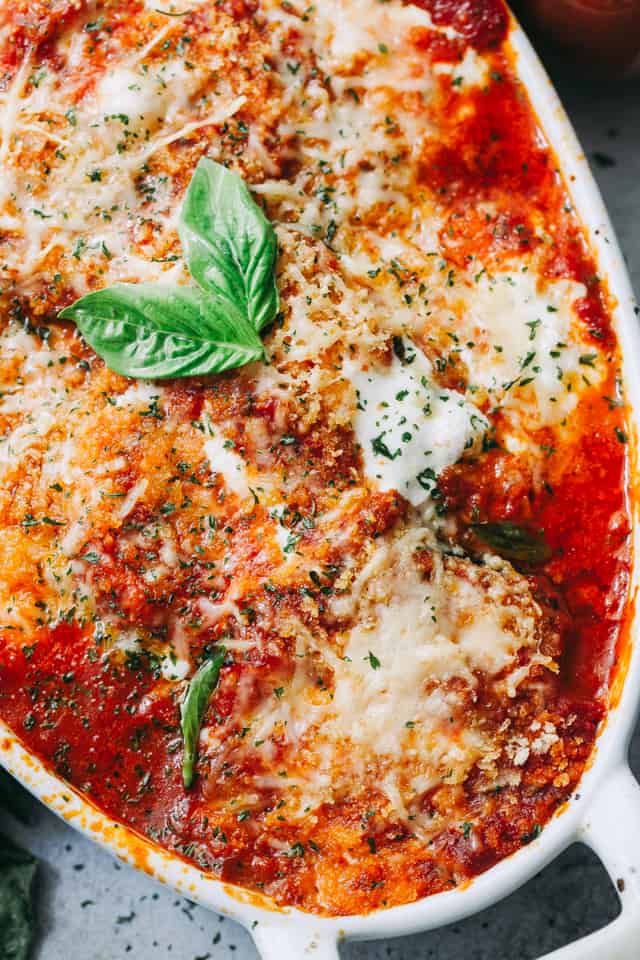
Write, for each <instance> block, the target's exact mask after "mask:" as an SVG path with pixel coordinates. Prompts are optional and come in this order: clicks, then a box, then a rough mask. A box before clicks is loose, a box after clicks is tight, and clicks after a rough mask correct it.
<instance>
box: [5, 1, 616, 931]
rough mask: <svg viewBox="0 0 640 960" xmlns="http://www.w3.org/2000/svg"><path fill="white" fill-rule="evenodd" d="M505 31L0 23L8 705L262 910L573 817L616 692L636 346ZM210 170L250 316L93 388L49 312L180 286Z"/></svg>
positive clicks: (94, 369)
mask: <svg viewBox="0 0 640 960" xmlns="http://www.w3.org/2000/svg"><path fill="white" fill-rule="evenodd" d="M509 28H510V20H509V15H508V13H507V11H506V8H505V7H504V6H503V4H502V2H501V0H476V2H474V3H469V2H467V0H416V2H413V3H409V2H406V3H405V2H402V0H386V2H378V0H318V2H317V3H315V4H312V5H308V4H307V3H306V2H305V3H303V2H298V0H259V2H253V0H218V2H216V3H204V2H201V0H189V2H186V0H185V3H182V2H179V0H167V2H166V3H161V2H160V0H153V2H151V0H149V2H142V0H98V2H91V3H89V2H85V0H36V2H34V0H29V2H27V0H15V2H13V3H11V4H4V5H3V9H2V11H1V12H0V302H1V314H0V316H1V320H0V476H1V483H0V525H1V536H0V718H2V719H3V720H4V721H5V723H7V724H8V725H9V726H10V727H11V729H12V730H13V731H15V733H16V734H17V735H18V736H19V737H20V739H21V740H22V742H23V743H24V744H25V745H26V746H27V747H28V748H29V749H30V750H31V751H32V752H33V753H34V754H36V755H37V756H39V757H41V758H43V759H44V760H45V761H46V762H47V763H48V764H49V765H50V767H51V768H52V769H53V770H54V771H55V772H56V773H57V774H58V775H59V776H60V777H61V778H63V779H64V780H66V781H68V783H69V784H71V785H72V786H73V787H74V788H75V789H77V790H78V791H80V792H81V793H82V794H83V795H85V796H86V797H87V798H88V799H90V800H91V801H92V802H93V803H94V804H95V805H96V806H97V807H99V808H100V809H102V810H104V811H106V812H107V813H109V814H110V815H111V816H113V817H114V818H115V819H116V820H119V821H121V822H123V823H125V824H126V825H127V826H128V827H130V828H131V829H132V830H133V831H136V832H137V833H139V834H140V835H143V836H145V837H148V838H151V839H152V840H153V841H154V842H155V843H157V844H159V845H161V846H162V847H164V848H166V849H168V850H171V851H173V852H176V853H178V854H179V855H181V856H182V857H184V858H185V859H187V860H190V861H193V862H194V863H196V864H197V865H198V866H199V867H200V868H201V869H202V870H203V871H205V872H209V873H211V874H212V875H214V876H216V877H218V878H220V879H223V880H225V881H226V882H228V883H231V884H236V885H238V886H240V887H244V888H246V889H249V890H251V891H256V892H260V893H261V894H263V895H264V896H267V897H269V898H271V900H272V902H274V903H275V904H278V905H282V906H292V905H296V906H299V907H300V908H301V909H303V910H307V911H312V912H317V913H322V914H330V915H335V914H352V913H366V912H367V911H371V910H374V909H379V908H382V907H387V906H392V905H394V904H400V903H407V902H410V901H413V900H416V899H417V898H420V897H423V896H426V895H429V894H433V893H436V892H438V891H442V890H447V889H450V888H452V887H455V886H456V885H459V884H462V883H465V882H467V881H468V880H470V879H471V878H473V877H474V876H475V875H477V874H478V873H480V872H481V871H483V870H485V869H487V868H488V867H490V866H491V865H493V864H494V863H496V862H497V861H498V860H500V859H501V858H503V857H505V856H507V855H508V854H510V853H512V852H513V851H515V850H517V849H518V848H519V847H521V846H522V845H523V844H526V843H528V842H530V841H531V840H532V839H534V838H535V837H536V836H537V835H538V833H539V832H540V830H541V829H543V828H544V826H545V823H547V821H548V820H549V818H550V817H551V816H552V815H553V814H554V812H555V811H557V810H558V809H559V808H560V807H561V806H562V805H563V804H564V803H565V802H566V801H567V800H568V798H569V797H570V795H571V793H572V791H573V790H574V789H575V787H576V785H577V784H578V782H579V780H580V777H581V774H582V772H583V770H584V768H585V764H586V763H587V761H588V759H589V756H590V753H591V751H592V749H593V746H594V742H595V738H596V735H597V731H598V728H599V725H600V723H601V722H602V721H603V719H604V718H605V716H606V711H607V707H608V705H609V702H610V697H611V694H610V690H611V683H612V679H613V677H614V676H615V670H616V664H617V661H618V659H619V656H620V653H621V649H622V647H621V644H622V643H623V637H624V632H623V627H624V624H625V618H626V615H627V608H628V583H629V571H630V561H631V558H630V550H631V547H630V539H629V531H630V517H629V509H628V496H627V473H626V471H627V463H628V456H629V436H628V430H627V426H626V423H625V406H624V398H623V396H622V394H621V386H620V373H619V361H620V357H619V352H618V345H617V342H616V336H615V332H614V329H613V327H612V323H611V302H610V297H609V294H608V292H607V287H606V282H604V281H603V280H602V278H600V277H599V276H598V273H597V267H596V264H595V261H594V259H593V256H592V253H591V252H590V249H589V246H588V242H587V240H586V238H585V235H584V232H583V228H582V226H581V224H580V221H579V218H578V216H577V215H576V213H575V212H574V210H573V208H572V205H571V201H570V197H569V192H568V189H567V185H566V184H565V183H564V182H563V180H562V177H561V175H560V173H559V171H558V167H557V161H556V158H555V157H554V155H553V153H552V151H551V150H550V148H549V146H548V144H547V143H546V141H545V136H544V132H543V131H542V130H541V129H540V126H539V124H538V122H537V119H536V117H535V114H534V112H533V110H532V107H531V105H530V103H529V101H528V99H527V92H526V90H525V89H524V88H523V86H522V84H521V83H520V81H519V80H518V77H517V72H516V69H515V61H514V54H513V52H512V50H511V48H510V45H509ZM203 158H206V161H204V162H206V163H209V164H210V169H214V167H215V169H216V170H222V172H223V174H224V175H226V173H227V172H228V173H229V175H230V176H231V175H232V176H233V177H234V178H235V179H234V182H237V183H240V182H241V183H242V184H243V185H244V186H242V191H244V192H243V193H242V197H243V198H244V200H243V202H245V203H249V202H250V203H252V204H254V205H255V209H256V210H257V211H258V213H259V217H260V218H262V219H261V220H260V223H261V224H263V227H264V230H265V231H266V230H267V229H268V230H270V231H273V237H274V238H275V239H274V246H273V250H274V257H275V249H276V246H275V244H276V242H277V258H276V259H275V260H274V270H275V273H274V282H275V285H276V286H277V291H278V292H277V295H276V294H275V293H274V294H273V296H272V297H271V301H270V303H271V307H273V309H272V311H271V314H269V316H268V317H267V316H266V315H265V316H264V317H263V320H264V322H265V323H266V322H267V321H269V322H268V325H267V326H266V327H264V330H263V331H262V340H261V341H260V342H259V347H258V348H256V350H257V352H255V353H251V354H246V355H243V356H244V360H247V359H249V360H250V361H251V362H244V361H243V362H238V363H237V364H236V365H235V369H233V370H225V371H224V372H220V373H210V372H207V373H206V374H205V375H201V374H200V375H199V374H197V372H196V374H195V375H193V376H187V377H174V378H171V377H169V378H168V379H167V378H161V377H159V376H158V377H155V378H151V379H149V378H145V377H137V378H134V377H128V376H124V375H122V374H119V373H116V372H114V369H113V367H114V364H113V363H111V364H109V363H108V362H107V363H105V362H104V361H103V359H102V358H101V356H99V355H98V354H97V353H96V352H94V350H93V349H92V348H91V346H90V345H89V340H90V338H88V337H83V336H81V334H80V331H79V329H78V328H77V327H76V325H75V324H74V323H73V322H72V321H71V320H69V319H67V318H68V316H69V312H68V308H72V309H73V305H74V304H75V303H76V302H77V301H78V300H79V298H86V296H87V295H88V294H93V293H95V292H98V291H103V290H105V289H107V288H110V287H111V286H112V285H113V284H121V285H122V284H126V285H127V288H126V294H127V295H130V296H131V297H136V296H138V293H139V290H138V288H140V289H145V290H147V289H151V287H150V286H149V285H154V286H153V290H156V291H157V290H160V291H163V290H164V291H166V290H169V289H171V290H173V291H174V295H175V291H176V290H177V291H178V292H179V294H180V296H182V295H184V296H192V295H194V296H195V293H194V289H195V288H194V279H193V278H194V277H196V279H200V278H199V277H197V276H196V273H197V271H196V269H195V268H194V267H193V266H192V265H191V264H190V263H187V258H186V254H185V243H184V242H183V241H184V235H183V233H181V232H180V229H179V227H180V218H181V217H183V218H184V213H183V210H184V205H185V196H186V194H187V190H188V188H189V185H190V183H192V180H193V177H194V172H195V171H196V168H198V169H204V168H203V167H202V163H203ZM207 169H209V168H207ZM225 182H226V181H225ZM246 188H248V191H249V192H247V189H246ZM225 189H226V188H225ZM238 189H240V188H238ZM239 195H240V194H239ZM224 196H227V194H224ZM198 202H200V201H198ZM216 202H217V201H216ZM220 202H222V201H220ZM225 202H226V201H225ZM214 205H215V204H214ZM194 209H195V216H196V218H197V217H198V216H199V210H200V207H199V206H198V203H195V207H194ZM256 216H258V214H256ZM234 222H235V221H234ZM181 241H182V242H181ZM251 269H252V270H253V266H252V267H251ZM203 275H204V274H203ZM261 282H262V281H261ZM143 284H144V285H145V286H144V288H143V287H141V285H143ZM117 289H119V290H120V291H122V287H119V288H117ZM185 291H186V292H185ZM243 295H244V294H243ZM176 296H177V295H176ZM198 296H199V294H198ZM81 302H82V301H81ZM85 302H86V301H85ZM65 308H67V309H65ZM163 309H164V308H163ZM166 309H169V308H168V307H167V308H166ZM229 309H230V310H231V312H232V314H233V316H235V314H234V313H233V310H234V309H235V308H233V305H232V306H231V307H230V308H229ZM62 311H64V314H63V317H62V318H61V317H60V313H61V312H62ZM160 313H161V314H162V310H160ZM163 315H164V314H163ZM238 323H240V321H238ZM110 329H111V328H110ZM83 330H84V328H83ZM252 336H253V337H254V340H255V338H256V337H257V334H252ZM92 342H93V341H92ZM154 344H155V341H154ZM146 349H147V347H146V346H145V350H146ZM149 349H151V348H149ZM153 349H155V346H154V347H153ZM114 350H115V347H114ZM109 355H110V354H109ZM147 355H148V353H147V354H145V356H147ZM256 357H257V359H256ZM116 366H117V365H116ZM209 369H211V368H209ZM220 369H222V367H221V368H220Z"/></svg>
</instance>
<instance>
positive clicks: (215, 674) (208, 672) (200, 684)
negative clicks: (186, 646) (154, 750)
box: [180, 647, 226, 790]
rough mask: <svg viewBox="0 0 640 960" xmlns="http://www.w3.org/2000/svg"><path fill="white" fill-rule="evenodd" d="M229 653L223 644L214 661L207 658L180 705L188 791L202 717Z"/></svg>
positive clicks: (183, 773)
mask: <svg viewBox="0 0 640 960" xmlns="http://www.w3.org/2000/svg"><path fill="white" fill-rule="evenodd" d="M225 653H226V650H225V649H224V647H222V648H221V649H220V651H219V652H218V653H216V655H215V656H214V657H212V658H211V660H205V662H204V663H203V664H202V665H201V666H200V667H199V668H198V670H197V671H196V673H195V674H194V676H193V677H192V679H191V682H190V683H189V687H188V689H187V692H186V694H185V697H184V700H183V701H182V704H181V706H180V725H181V729H182V738H183V740H184V754H183V759H182V780H183V783H184V785H185V787H186V788H187V790H188V789H189V787H190V786H191V784H192V783H193V775H194V767H195V764H196V760H197V758H198V739H199V737H200V728H201V726H202V720H203V717H204V715H205V711H206V709H207V706H208V705H209V699H210V697H211V694H212V693H213V691H214V690H215V687H216V684H217V682H218V678H219V676H220V668H221V666H222V663H223V661H224V657H225Z"/></svg>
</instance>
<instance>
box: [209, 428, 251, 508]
mask: <svg viewBox="0 0 640 960" xmlns="http://www.w3.org/2000/svg"><path fill="white" fill-rule="evenodd" d="M204 451H205V454H206V456H207V459H208V461H209V466H210V467H211V470H212V472H213V473H220V474H222V476H223V478H224V482H225V485H226V486H227V487H228V488H229V489H230V490H232V491H233V492H234V493H235V494H236V495H237V496H239V497H249V496H251V490H250V489H249V480H248V477H247V466H246V463H245V462H244V460H243V459H242V457H239V456H238V454H237V453H235V451H234V450H233V443H232V441H230V440H226V439H225V438H224V436H222V434H220V433H215V434H213V435H212V436H209V437H208V438H207V439H206V440H205V443H204Z"/></svg>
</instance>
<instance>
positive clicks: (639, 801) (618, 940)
mask: <svg viewBox="0 0 640 960" xmlns="http://www.w3.org/2000/svg"><path fill="white" fill-rule="evenodd" d="M577 839H578V840H581V841H582V842H584V843H586V844H588V845H589V846H590V847H591V848H592V849H593V850H594V851H595V852H596V853H597V855H598V856H599V857H600V859H601V860H602V863H603V864H604V866H605V867H606V869H607V871H608V873H609V876H610V877H611V879H612V881H613V883H614V884H615V886H616V889H617V891H618V894H619V896H620V900H621V904H622V912H621V913H620V915H619V916H618V917H617V918H616V919H615V920H614V921H613V923H610V924H609V925H608V926H606V927H604V928H603V929H602V930H598V931H597V932H596V933H592V934H590V935H589V936H588V937H583V938H582V939H581V940H577V941H576V942H575V943H570V944H569V945H568V946H566V947H562V948H561V949H560V950H554V951H553V952H552V953H547V954H545V956H544V957H542V958H541V960H638V958H639V957H640V787H639V786H638V784H637V782H636V780H635V779H634V777H633V775H632V773H631V771H630V770H629V768H628V767H627V766H620V767H619V768H618V769H617V770H614V771H613V772H612V773H611V774H610V775H609V776H608V777H606V779H605V780H604V781H603V782H602V784H601V785H600V787H599V788H598V790H597V792H596V795H595V798H594V801H593V803H592V804H591V805H590V806H589V809H588V812H587V817H586V820H585V822H584V824H583V826H582V829H581V831H580V834H579V836H578V838H577Z"/></svg>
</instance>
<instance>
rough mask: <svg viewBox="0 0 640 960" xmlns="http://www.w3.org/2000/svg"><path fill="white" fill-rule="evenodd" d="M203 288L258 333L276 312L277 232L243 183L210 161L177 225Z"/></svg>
mask: <svg viewBox="0 0 640 960" xmlns="http://www.w3.org/2000/svg"><path fill="white" fill-rule="evenodd" d="M178 232H179V234H180V241H181V243H182V251H183V254H184V258H185V260H186V262H187V266H188V267H189V271H190V273H191V276H192V277H193V278H194V280H196V281H197V283H199V284H200V286H201V287H202V288H203V289H204V290H207V291H209V292H211V293H213V294H214V295H215V296H216V297H218V298H219V299H220V300H221V301H222V302H223V303H225V304H230V305H231V306H233V307H235V308H236V309H237V310H238V312H239V313H240V314H242V316H243V317H245V318H246V319H247V320H248V322H249V323H250V324H251V326H252V327H253V328H254V330H262V328H263V327H265V326H266V325H267V324H268V323H270V322H271V321H272V320H273V318H274V317H275V315H276V313H277V312H278V290H277V287H276V281H275V269H274V267H275V261H276V251H277V242H276V234H275V230H274V229H273V227H272V226H271V224H270V223H269V221H268V220H267V218H266V217H265V215H264V213H263V212H262V210H261V209H260V207H259V206H258V204H257V203H256V202H255V200H254V199H253V198H252V196H251V194H250V193H249V190H248V189H247V186H246V184H245V183H244V181H243V180H242V179H241V178H240V177H239V176H238V175H237V174H235V173H232V172H231V171H230V170H227V168H226V167H223V166H222V165H221V164H219V163H214V161H213V160H209V159H207V158H206V157H205V158H204V159H202V160H201V161H200V163H199V164H198V166H197V167H196V170H195V173H194V174H193V177H192V178H191V183H190V184H189V189H188V190H187V195H186V197H185V201H184V205H183V207H182V214H181V217H180V224H179V226H178Z"/></svg>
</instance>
